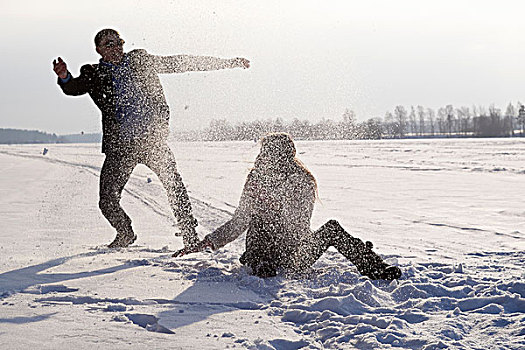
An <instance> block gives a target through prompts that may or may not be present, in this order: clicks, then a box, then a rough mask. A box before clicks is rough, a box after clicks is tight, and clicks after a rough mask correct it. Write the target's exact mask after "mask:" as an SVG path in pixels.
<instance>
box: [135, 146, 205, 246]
mask: <svg viewBox="0 0 525 350" xmlns="http://www.w3.org/2000/svg"><path fill="white" fill-rule="evenodd" d="M143 163H144V164H145V165H146V166H148V167H149V168H150V169H151V170H153V172H154V173H155V174H156V175H157V176H158V178H159V180H160V181H161V182H162V185H163V186H164V189H165V190H166V193H167V195H168V201H169V203H170V206H171V209H172V210H173V214H174V215H175V218H176V219H177V223H178V225H179V228H180V230H181V234H182V240H183V242H184V246H185V247H192V246H194V245H196V244H197V243H198V242H199V237H198V236H197V232H196V231H195V227H196V226H197V220H196V219H195V218H194V217H193V213H192V208H191V203H190V198H189V196H188V192H187V191H186V187H185V186H184V183H183V182H182V177H181V176H180V174H179V172H178V171H177V163H176V162H175V156H174V155H173V152H172V151H171V150H170V148H169V147H168V145H167V144H161V145H160V146H158V147H156V149H155V150H154V151H153V152H149V154H148V155H147V156H146V157H145V159H144V160H143Z"/></svg>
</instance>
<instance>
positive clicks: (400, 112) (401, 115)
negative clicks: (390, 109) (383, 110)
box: [394, 106, 407, 138]
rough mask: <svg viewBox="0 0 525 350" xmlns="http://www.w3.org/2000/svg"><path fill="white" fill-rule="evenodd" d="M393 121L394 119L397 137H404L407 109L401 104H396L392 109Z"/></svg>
mask: <svg viewBox="0 0 525 350" xmlns="http://www.w3.org/2000/svg"><path fill="white" fill-rule="evenodd" d="M394 115H395V121H396V125H395V126H396V129H397V130H396V134H397V135H399V138H403V137H405V133H406V124H407V111H406V109H405V107H403V106H396V108H395V109H394Z"/></svg>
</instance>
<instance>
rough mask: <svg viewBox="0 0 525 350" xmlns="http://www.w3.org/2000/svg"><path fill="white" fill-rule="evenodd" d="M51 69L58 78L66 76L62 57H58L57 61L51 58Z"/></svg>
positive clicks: (65, 67)
mask: <svg viewBox="0 0 525 350" xmlns="http://www.w3.org/2000/svg"><path fill="white" fill-rule="evenodd" d="M53 70H54V71H55V73H56V74H57V75H58V76H59V77H60V78H62V79H66V78H67V65H66V62H64V61H62V58H60V57H59V58H58V62H57V60H53Z"/></svg>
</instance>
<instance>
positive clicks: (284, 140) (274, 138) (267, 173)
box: [253, 132, 317, 192]
mask: <svg viewBox="0 0 525 350" xmlns="http://www.w3.org/2000/svg"><path fill="white" fill-rule="evenodd" d="M253 170H254V171H255V172H256V173H257V175H261V176H264V177H269V178H275V179H276V180H278V179H279V178H282V177H283V176H284V177H287V176H289V175H292V174H301V173H302V174H305V175H306V177H307V178H308V180H309V181H312V182H313V184H314V186H315V189H316V192H317V182H316V181H315V178H314V176H313V175H312V173H311V172H310V171H309V170H308V169H307V168H306V166H305V165H304V164H303V163H302V162H301V161H300V160H299V159H297V157H296V150H295V144H294V142H293V140H292V138H291V136H290V135H289V134H287V133H284V132H278V133H270V134H268V135H266V136H265V137H263V139H262V141H261V151H260V152H259V155H258V156H257V158H256V159H255V164H254V169H253Z"/></svg>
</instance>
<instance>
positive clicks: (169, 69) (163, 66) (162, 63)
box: [152, 55, 250, 73]
mask: <svg viewBox="0 0 525 350" xmlns="http://www.w3.org/2000/svg"><path fill="white" fill-rule="evenodd" d="M152 57H153V62H154V66H155V70H156V71H157V73H184V72H192V71H210V70H219V69H228V68H245V69H246V68H250V61H249V60H247V59H246V58H242V57H236V58H217V57H211V56H191V55H176V56H152Z"/></svg>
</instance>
